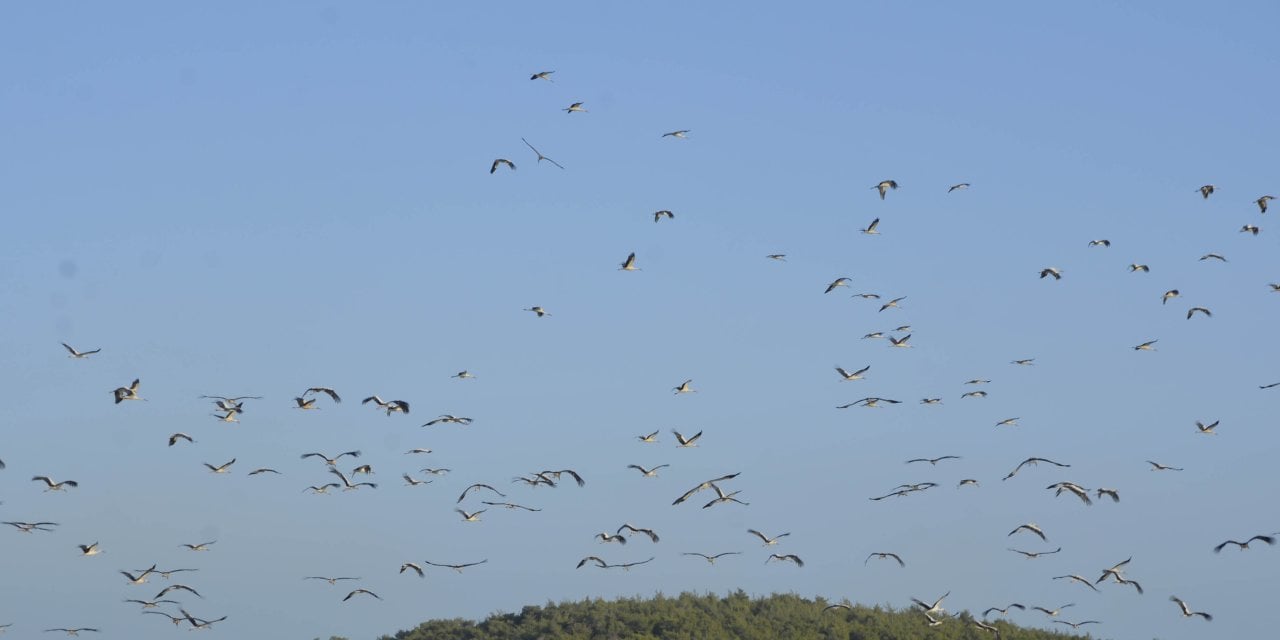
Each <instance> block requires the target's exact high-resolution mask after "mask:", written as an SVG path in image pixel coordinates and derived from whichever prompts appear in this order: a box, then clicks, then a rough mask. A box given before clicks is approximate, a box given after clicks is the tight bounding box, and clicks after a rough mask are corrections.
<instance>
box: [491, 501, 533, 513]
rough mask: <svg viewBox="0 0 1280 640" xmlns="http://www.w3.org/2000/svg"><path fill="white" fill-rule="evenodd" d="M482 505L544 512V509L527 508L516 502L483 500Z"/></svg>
mask: <svg viewBox="0 0 1280 640" xmlns="http://www.w3.org/2000/svg"><path fill="white" fill-rule="evenodd" d="M480 504H487V505H489V506H491V507H502V508H504V509H523V510H525V511H542V509H534V508H533V507H526V506H524V505H522V504H516V503H514V502H489V501H488V500H481V501H480Z"/></svg>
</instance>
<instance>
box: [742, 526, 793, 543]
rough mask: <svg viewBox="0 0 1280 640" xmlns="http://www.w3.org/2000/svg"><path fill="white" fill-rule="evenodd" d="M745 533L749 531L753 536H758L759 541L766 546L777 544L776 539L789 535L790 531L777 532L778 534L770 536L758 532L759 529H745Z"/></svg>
mask: <svg viewBox="0 0 1280 640" xmlns="http://www.w3.org/2000/svg"><path fill="white" fill-rule="evenodd" d="M747 533H749V534H751V535H753V536H755V537H757V538H760V542H763V543H764V546H766V547H769V546H773V545H776V544H778V539H779V538H785V537H787V536H789V535H791V533H790V532H787V533H779V534H778V535H776V536H774V537H772V538H770V537H769V536H766V535H765V534H763V533H760V532H759V531H756V530H755V529H747Z"/></svg>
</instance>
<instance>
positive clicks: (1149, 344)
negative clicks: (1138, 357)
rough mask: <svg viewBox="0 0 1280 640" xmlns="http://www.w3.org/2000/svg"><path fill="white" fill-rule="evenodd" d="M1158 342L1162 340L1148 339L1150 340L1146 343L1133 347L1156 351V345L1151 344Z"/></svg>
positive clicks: (1136, 349)
mask: <svg viewBox="0 0 1280 640" xmlns="http://www.w3.org/2000/svg"><path fill="white" fill-rule="evenodd" d="M1157 342H1160V341H1159V340H1148V341H1146V342H1144V343H1142V344H1140V345H1138V346H1136V347H1134V348H1133V350H1134V351H1155V350H1156V349H1155V347H1153V346H1151V345H1153V344H1155V343H1157Z"/></svg>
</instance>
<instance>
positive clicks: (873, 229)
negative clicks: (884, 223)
mask: <svg viewBox="0 0 1280 640" xmlns="http://www.w3.org/2000/svg"><path fill="white" fill-rule="evenodd" d="M878 226H880V218H876V219H875V220H872V221H871V224H869V225H867V228H866V229H863V230H862V232H863V233H865V234H867V235H869V236H878V235H880V232H879V231H876V227H878Z"/></svg>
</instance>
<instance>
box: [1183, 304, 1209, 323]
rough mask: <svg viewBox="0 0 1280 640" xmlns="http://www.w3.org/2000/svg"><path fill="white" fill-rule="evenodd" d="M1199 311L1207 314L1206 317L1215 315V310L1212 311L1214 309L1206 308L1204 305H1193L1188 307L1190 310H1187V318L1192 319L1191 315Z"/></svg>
mask: <svg viewBox="0 0 1280 640" xmlns="http://www.w3.org/2000/svg"><path fill="white" fill-rule="evenodd" d="M1197 311H1198V312H1200V313H1203V314H1204V316H1205V317H1206V318H1212V317H1213V312H1212V311H1209V310H1208V309H1206V308H1204V307H1191V308H1190V309H1188V310H1187V319H1188V320H1190V319H1191V316H1194V315H1195V314H1196V312H1197Z"/></svg>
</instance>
